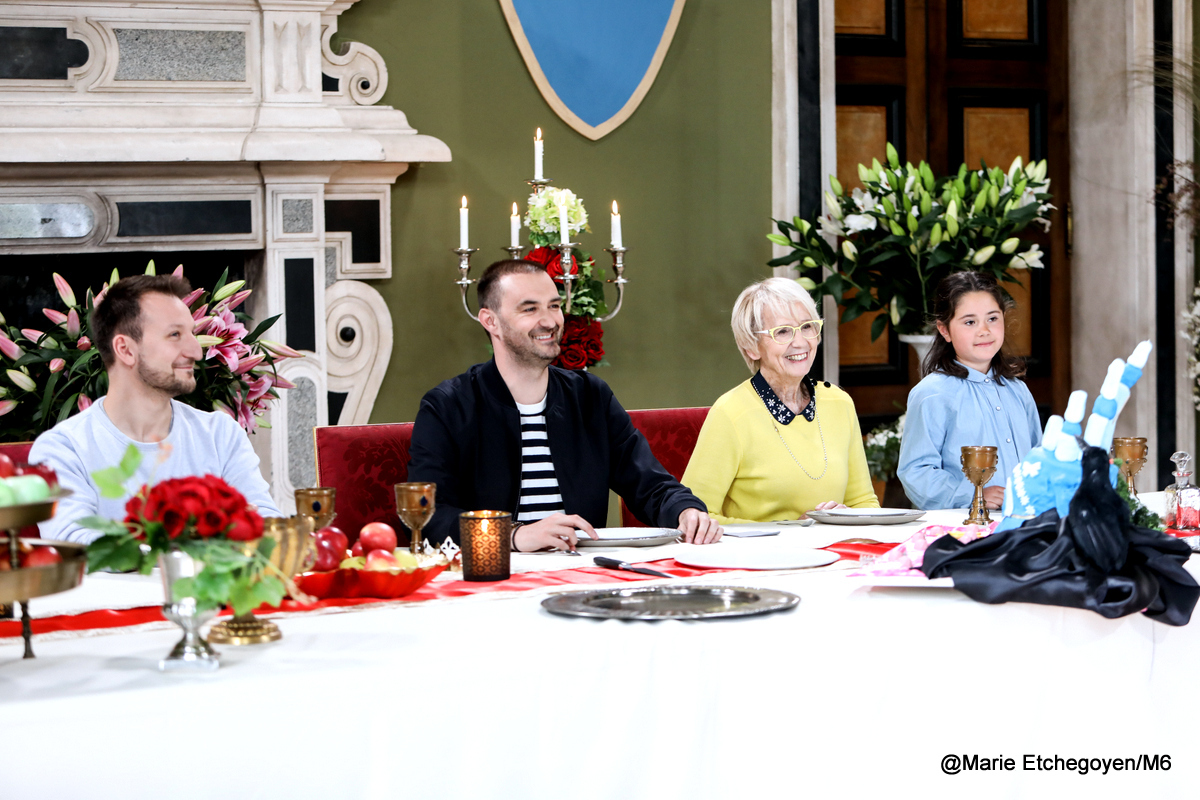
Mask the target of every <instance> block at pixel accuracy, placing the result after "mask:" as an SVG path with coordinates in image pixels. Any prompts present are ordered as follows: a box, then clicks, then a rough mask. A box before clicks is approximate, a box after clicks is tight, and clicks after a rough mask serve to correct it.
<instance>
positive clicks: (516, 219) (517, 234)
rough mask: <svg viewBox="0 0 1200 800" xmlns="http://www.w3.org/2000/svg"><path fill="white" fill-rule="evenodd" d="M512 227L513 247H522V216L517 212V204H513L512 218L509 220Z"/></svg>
mask: <svg viewBox="0 0 1200 800" xmlns="http://www.w3.org/2000/svg"><path fill="white" fill-rule="evenodd" d="M509 222H510V223H511V227H512V246H513V247H520V246H521V215H520V214H519V213H518V212H517V204H516V203H513V213H512V217H511V218H510V219H509Z"/></svg>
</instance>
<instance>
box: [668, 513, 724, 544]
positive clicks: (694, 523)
mask: <svg viewBox="0 0 1200 800" xmlns="http://www.w3.org/2000/svg"><path fill="white" fill-rule="evenodd" d="M679 530H680V531H681V532H682V533H683V540H684V541H685V542H690V543H691V544H712V543H713V542H715V541H717V540H718V539H720V538H721V534H722V533H723V531H722V530H721V526H720V525H718V524H717V521H716V520H715V519H713V518H712V517H710V516H709V515H708V514H706V513H704V512H703V511H701V510H700V509H698V508H685V509H684V510H683V513H682V514H680V515H679Z"/></svg>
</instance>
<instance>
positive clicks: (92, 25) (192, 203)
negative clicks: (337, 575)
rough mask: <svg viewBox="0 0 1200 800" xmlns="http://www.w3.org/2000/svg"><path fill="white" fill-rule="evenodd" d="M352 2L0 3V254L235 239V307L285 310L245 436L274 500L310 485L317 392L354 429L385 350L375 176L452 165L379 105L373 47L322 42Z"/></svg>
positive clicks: (214, 246)
mask: <svg viewBox="0 0 1200 800" xmlns="http://www.w3.org/2000/svg"><path fill="white" fill-rule="evenodd" d="M384 1H386V0H368V2H384ZM356 2H359V0H336V2H331V0H82V1H79V2H76V1H74V0H10V1H9V2H5V3H3V4H0V264H2V261H3V259H2V256H4V255H6V254H36V253H94V252H110V251H138V252H145V251H151V252H153V251H156V250H159V251H167V250H170V251H180V250H231V251H246V253H247V256H248V259H247V277H248V278H249V280H250V283H251V286H252V287H253V288H255V289H256V291H255V293H254V295H253V297H252V300H253V301H254V305H252V306H251V308H250V309H249V311H250V312H251V313H252V314H253V316H255V317H256V318H259V319H261V318H265V317H267V316H271V315H274V314H278V313H283V314H284V318H283V320H281V322H280V323H278V324H277V325H276V327H275V328H274V329H272V331H271V336H272V338H276V339H281V340H283V341H286V342H287V343H288V344H290V345H292V346H293V347H296V348H297V349H300V350H302V351H304V352H305V353H306V356H307V357H306V358H304V359H298V360H294V361H292V360H289V361H287V362H284V364H285V366H284V368H283V369H282V370H281V373H282V374H283V375H284V376H285V377H287V378H288V379H289V380H291V381H292V382H293V383H296V384H297V386H298V388H297V389H294V390H290V391H288V392H285V393H284V394H285V395H286V396H285V397H284V398H283V399H282V400H281V401H280V402H279V403H277V404H276V405H275V407H274V409H273V410H272V412H271V420H270V422H271V425H272V427H271V428H270V429H269V430H262V431H260V432H259V433H258V434H256V435H255V437H254V439H255V446H256V449H258V451H259V453H260V455H261V456H262V458H263V466H264V472H265V473H266V474H267V477H268V479H269V480H270V481H271V484H272V487H273V490H274V492H275V494H276V499H277V500H278V501H279V502H280V507H281V508H285V509H288V508H291V507H292V500H291V494H292V489H293V487H302V486H309V485H312V483H313V482H314V481H315V465H314V461H313V452H312V435H311V427H312V426H313V425H319V424H327V423H328V422H329V421H330V418H329V394H328V393H329V392H334V393H338V394H339V397H341V398H343V399H344V404H343V405H342V406H341V408H340V409H339V410H338V411H337V412H336V413H335V416H336V417H337V418H336V419H335V420H334V422H336V423H339V424H351V423H359V422H365V421H367V418H368V417H369V415H370V411H371V407H372V405H373V403H374V400H375V396H376V394H377V392H378V388H379V384H380V382H381V381H382V378H383V373H384V371H385V370H386V367H387V363H388V360H389V359H390V354H391V346H392V323H391V317H390V314H389V313H388V309H387V306H386V304H385V303H383V301H382V298H381V297H380V296H379V294H378V293H377V292H376V291H375V290H374V289H372V288H371V287H370V286H368V285H367V284H365V283H363V282H362V280H364V279H375V278H389V277H391V271H392V266H391V186H392V184H393V183H394V182H395V180H396V178H397V177H398V176H399V175H400V174H402V173H403V172H404V171H405V170H406V169H407V168H408V166H409V165H410V164H411V163H414V162H423V161H449V160H450V150H449V148H448V147H447V146H446V145H445V144H444V143H443V142H441V141H439V140H438V139H436V138H434V137H432V136H427V135H422V134H419V133H417V131H416V130H414V129H413V128H412V127H411V126H410V125H409V124H408V120H407V119H406V117H405V115H404V113H403V112H401V111H399V110H397V109H394V108H390V107H388V106H381V105H378V102H379V100H380V99H381V98H382V96H383V94H384V92H385V91H386V89H387V80H388V76H387V67H386V65H385V64H384V62H383V59H382V58H381V57H380V55H379V54H378V53H377V52H375V51H374V50H372V49H371V48H369V47H366V46H365V45H362V44H359V43H354V42H351V43H343V44H342V45H341V46H340V47H339V48H338V49H337V50H334V48H333V46H332V43H331V40H332V37H333V36H334V34H335V33H336V31H337V20H338V16H339V15H340V14H341V13H342V12H343V11H345V10H346V9H348V8H350V7H351V6H352V5H354V4H355V3H356ZM185 269H186V268H185ZM48 277H49V276H47V279H48Z"/></svg>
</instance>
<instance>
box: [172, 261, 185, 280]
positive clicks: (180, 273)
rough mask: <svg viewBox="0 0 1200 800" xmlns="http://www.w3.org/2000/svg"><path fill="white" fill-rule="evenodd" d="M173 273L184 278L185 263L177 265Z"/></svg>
mask: <svg viewBox="0 0 1200 800" xmlns="http://www.w3.org/2000/svg"><path fill="white" fill-rule="evenodd" d="M171 274H172V275H174V276H175V277H176V278H182V277H183V264H180V265H179V266H178V267H176V268H175V271H174V272H172V273H171Z"/></svg>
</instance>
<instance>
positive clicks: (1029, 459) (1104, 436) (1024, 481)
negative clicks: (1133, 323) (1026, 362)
mask: <svg viewBox="0 0 1200 800" xmlns="http://www.w3.org/2000/svg"><path fill="white" fill-rule="evenodd" d="M1153 347H1154V346H1153V345H1152V344H1151V343H1150V342H1149V341H1145V342H1142V343H1140V344H1139V345H1138V346H1137V347H1135V348H1134V350H1133V352H1132V353H1131V354H1130V356H1129V361H1127V362H1126V361H1122V360H1121V359H1119V358H1118V359H1115V360H1114V361H1113V362H1112V364H1110V365H1109V367H1108V374H1107V375H1106V376H1105V378H1104V383H1103V384H1102V385H1101V386H1100V393H1099V394H1098V395H1096V401H1095V402H1094V403H1093V404H1092V413H1091V416H1089V417H1088V420H1087V427H1086V428H1085V427H1084V426H1083V412H1084V409H1085V408H1086V407H1087V392H1084V391H1076V392H1072V393H1071V397H1070V399H1069V400H1068V401H1067V410H1066V411H1065V412H1064V413H1063V416H1061V417H1060V416H1057V415H1055V416H1053V417H1050V419H1049V421H1048V422H1047V423H1046V429H1045V430H1044V431H1043V432H1042V443H1041V444H1040V445H1038V446H1037V447H1035V448H1033V449H1032V450H1030V451H1029V453H1028V454H1027V455H1026V456H1025V458H1024V459H1022V460H1021V463H1020V464H1018V465H1017V466H1016V467H1015V468H1013V471H1012V474H1011V475H1009V476H1008V481H1007V482H1006V483H1005V484H1004V507H1003V509H1002V512H1003V514H1004V516H1003V518H1002V519H1001V520H1000V523H999V524H998V525H997V526H996V533H999V532H1000V531H1006V530H1009V529H1011V528H1017V527H1020V526H1021V525H1022V524H1023V523H1024V522H1026V521H1027V520H1031V519H1033V518H1034V517H1037V516H1039V515H1041V514H1043V513H1045V512H1046V511H1049V510H1050V509H1052V508H1053V509H1056V510H1057V511H1058V515H1059V517H1061V518H1064V519H1065V518H1066V516H1067V511H1068V509H1069V506H1070V504H1071V498H1072V497H1074V496H1075V490H1076V489H1078V488H1079V484H1080V483H1081V482H1082V480H1083V465H1082V456H1083V446H1084V445H1089V446H1092V447H1100V448H1103V449H1104V450H1105V451H1106V452H1107V451H1108V450H1109V448H1110V447H1112V440H1113V433H1114V431H1115V430H1116V425H1117V417H1119V416H1120V415H1121V411H1122V410H1123V409H1124V408H1125V404H1126V403H1128V402H1129V394H1130V392H1131V390H1132V389H1133V386H1134V384H1136V383H1137V382H1138V379H1139V378H1141V377H1142V370H1143V369H1144V368H1145V366H1146V361H1147V360H1149V358H1150V351H1151V350H1152V349H1153ZM1109 479H1110V480H1111V481H1112V484H1113V486H1116V485H1117V468H1116V467H1115V466H1114V467H1111V468H1110V470H1109Z"/></svg>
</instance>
